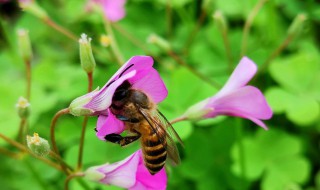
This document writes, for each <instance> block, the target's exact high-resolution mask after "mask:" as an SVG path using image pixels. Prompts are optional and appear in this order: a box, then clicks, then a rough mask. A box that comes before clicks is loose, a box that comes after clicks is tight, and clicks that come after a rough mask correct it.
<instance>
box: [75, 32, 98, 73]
mask: <svg viewBox="0 0 320 190" xmlns="http://www.w3.org/2000/svg"><path fill="white" fill-rule="evenodd" d="M90 42H91V38H87V35H86V34H81V38H80V40H79V44H80V61H81V67H82V68H83V69H84V70H85V71H86V72H87V73H92V72H93V70H94V68H95V66H96V62H95V60H94V58H93V54H92V49H91V43H90Z"/></svg>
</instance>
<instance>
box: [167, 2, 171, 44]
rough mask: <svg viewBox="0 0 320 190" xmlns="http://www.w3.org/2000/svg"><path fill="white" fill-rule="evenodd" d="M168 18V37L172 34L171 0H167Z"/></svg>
mask: <svg viewBox="0 0 320 190" xmlns="http://www.w3.org/2000/svg"><path fill="white" fill-rule="evenodd" d="M166 20H167V36H168V38H170V37H171V35H172V6H171V0H167V3H166Z"/></svg>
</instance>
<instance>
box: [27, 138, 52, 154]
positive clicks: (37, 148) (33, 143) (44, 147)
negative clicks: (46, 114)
mask: <svg viewBox="0 0 320 190" xmlns="http://www.w3.org/2000/svg"><path fill="white" fill-rule="evenodd" d="M27 145H28V147H29V149H30V150H31V151H32V152H33V153H34V154H36V155H38V156H46V155H48V154H49V152H50V145H49V143H48V141H47V140H46V139H44V138H41V137H39V134H38V133H34V134H33V137H31V136H29V135H27Z"/></svg>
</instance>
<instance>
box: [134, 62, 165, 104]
mask: <svg viewBox="0 0 320 190" xmlns="http://www.w3.org/2000/svg"><path fill="white" fill-rule="evenodd" d="M129 81H131V79H130V80H129ZM132 87H133V88H134V89H139V90H141V91H143V92H145V93H146V94H147V95H148V96H149V97H150V98H151V99H152V101H153V102H155V103H159V102H161V101H162V100H164V99H165V98H166V97H167V95H168V90H167V88H166V86H165V84H164V83H163V81H162V79H161V77H160V75H159V73H158V72H157V71H156V70H155V69H153V68H151V69H150V70H149V72H148V74H147V75H146V76H144V77H143V78H141V79H140V80H137V81H135V82H133V85H132Z"/></svg>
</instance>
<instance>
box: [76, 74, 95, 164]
mask: <svg viewBox="0 0 320 190" xmlns="http://www.w3.org/2000/svg"><path fill="white" fill-rule="evenodd" d="M87 74H88V92H91V91H92V83H93V79H92V73H87ZM87 123H88V117H87V116H86V117H84V119H83V122H82V130H81V136H80V144H79V153H78V164H77V170H81V168H82V158H83V147H84V137H85V134H86V128H87Z"/></svg>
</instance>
